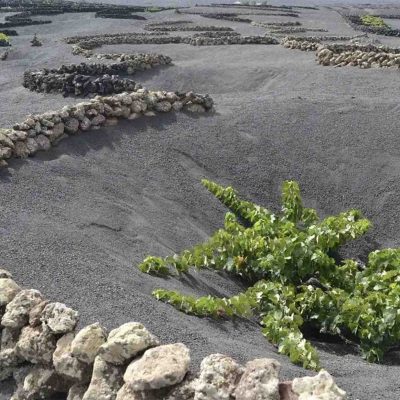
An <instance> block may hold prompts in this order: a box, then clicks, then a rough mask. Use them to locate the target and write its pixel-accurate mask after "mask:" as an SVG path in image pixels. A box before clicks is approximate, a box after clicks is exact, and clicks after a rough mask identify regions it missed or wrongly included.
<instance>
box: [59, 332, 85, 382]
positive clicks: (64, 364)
mask: <svg viewBox="0 0 400 400" xmlns="http://www.w3.org/2000/svg"><path fill="white" fill-rule="evenodd" d="M73 339H74V334H73V333H68V334H66V335H64V336H62V337H61V338H60V339H58V341H57V347H56V350H55V351H54V353H53V365H54V368H55V370H56V371H57V372H58V373H59V374H60V375H61V376H66V377H68V378H70V379H71V380H74V381H75V380H76V381H78V382H79V383H86V382H89V381H90V372H91V368H90V365H89V364H85V363H83V362H82V361H79V360H78V359H77V358H75V357H73V356H72V354H71V343H72V340H73Z"/></svg>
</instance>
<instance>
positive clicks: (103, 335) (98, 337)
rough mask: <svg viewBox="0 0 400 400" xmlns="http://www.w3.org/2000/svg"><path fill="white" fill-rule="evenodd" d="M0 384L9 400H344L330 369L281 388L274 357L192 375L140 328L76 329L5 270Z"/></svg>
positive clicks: (210, 359)
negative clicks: (58, 399) (9, 384)
mask: <svg viewBox="0 0 400 400" xmlns="http://www.w3.org/2000/svg"><path fill="white" fill-rule="evenodd" d="M0 318H1V325H0V334H1V341H0V381H1V380H5V379H7V378H13V379H14V381H15V384H16V391H15V393H14V394H13V396H12V397H11V400H36V399H48V398H51V397H52V396H54V395H57V394H59V395H64V396H65V397H67V400H212V399H214V400H222V399H226V400H228V399H236V400H256V399H258V400H327V399H329V400H344V399H345V398H346V393H345V392H344V391H343V390H341V389H340V388H339V387H338V386H337V385H336V384H335V382H334V380H333V378H332V376H331V375H329V373H328V372H326V371H321V372H319V374H318V375H316V376H314V377H304V378H296V379H294V380H293V381H291V382H279V372H280V364H279V363H278V362H277V361H276V360H273V359H267V358H261V359H255V360H252V361H249V362H248V363H247V364H246V365H245V366H242V365H240V364H239V363H237V362H236V361H235V360H234V359H232V358H231V357H229V356H226V355H222V354H211V355H209V356H207V357H206V358H204V359H203V361H202V362H201V365H200V372H199V374H198V375H197V376H191V374H190V362H191V358H190V350H189V349H188V347H187V346H186V345H184V344H183V343H173V344H166V345H163V344H161V343H160V340H159V339H158V338H157V337H155V336H154V335H153V334H152V333H151V332H149V331H148V330H147V329H146V328H145V327H144V326H143V325H142V324H140V323H138V322H128V323H125V324H123V325H121V326H120V327H118V328H116V329H113V330H111V331H110V332H109V333H108V332H107V330H106V329H105V328H104V327H103V326H101V325H100V324H99V323H94V324H91V325H88V326H85V327H84V328H82V329H80V330H78V329H76V326H77V324H78V318H79V316H78V312H77V311H75V310H73V309H71V308H69V307H67V306H66V305H65V304H62V303H58V302H52V301H50V300H48V299H46V298H45V297H44V296H43V295H42V294H41V293H40V292H38V291H37V290H33V289H23V288H21V287H20V286H19V285H18V284H17V283H16V282H15V281H14V280H13V279H12V276H11V274H10V273H9V272H7V271H5V270H0Z"/></svg>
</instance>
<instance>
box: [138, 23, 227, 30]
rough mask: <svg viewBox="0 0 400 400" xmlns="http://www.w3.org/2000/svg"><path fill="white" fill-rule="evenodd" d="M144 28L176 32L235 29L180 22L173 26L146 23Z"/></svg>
mask: <svg viewBox="0 0 400 400" xmlns="http://www.w3.org/2000/svg"><path fill="white" fill-rule="evenodd" d="M143 29H144V30H146V31H156V32H157V31H158V32H175V31H198V32H202V31H205V32H208V31H209V32H218V31H233V29H232V28H229V27H227V26H202V25H188V26H180V25H178V24H175V25H171V26H154V25H152V24H149V25H145V26H144V28H143Z"/></svg>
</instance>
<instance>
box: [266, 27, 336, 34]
mask: <svg viewBox="0 0 400 400" xmlns="http://www.w3.org/2000/svg"><path fill="white" fill-rule="evenodd" d="M269 30H270V31H271V33H274V34H285V35H286V34H289V35H293V34H296V33H306V32H328V31H327V30H326V29H321V28H306V27H293V26H287V27H284V26H270V27H269Z"/></svg>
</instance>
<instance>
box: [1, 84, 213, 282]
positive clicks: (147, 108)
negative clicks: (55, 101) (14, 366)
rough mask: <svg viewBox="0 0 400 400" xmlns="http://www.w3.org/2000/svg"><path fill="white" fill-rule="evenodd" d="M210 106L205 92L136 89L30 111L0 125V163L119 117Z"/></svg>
mask: <svg viewBox="0 0 400 400" xmlns="http://www.w3.org/2000/svg"><path fill="white" fill-rule="evenodd" d="M212 108H213V100H212V99H211V98H210V97H209V96H208V95H201V94H195V93H193V92H188V93H179V92H163V91H148V90H146V89H139V90H137V91H136V92H132V93H121V94H116V95H114V96H109V97H100V96H96V97H95V98H94V99H92V100H89V101H86V102H82V103H78V104H76V105H73V106H65V107H64V108H62V109H61V110H59V111H49V112H47V113H44V114H38V115H30V116H28V117H27V118H26V120H25V121H23V122H22V123H19V124H15V125H14V127H13V129H0V167H6V166H7V165H8V161H9V159H12V158H26V157H28V156H33V155H35V154H36V152H38V151H40V150H49V149H50V148H51V146H52V145H54V144H56V143H58V142H59V141H60V140H62V139H65V138H67V137H68V135H76V134H78V133H80V132H83V131H89V130H97V129H100V128H101V127H102V126H107V125H115V124H117V123H118V120H119V119H122V118H123V119H130V120H133V119H136V118H139V117H140V116H143V115H146V116H153V115H155V113H157V112H161V113H164V112H170V111H181V110H183V111H188V112H201V113H203V112H207V111H211V110H212ZM0 289H1V288H0Z"/></svg>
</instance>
